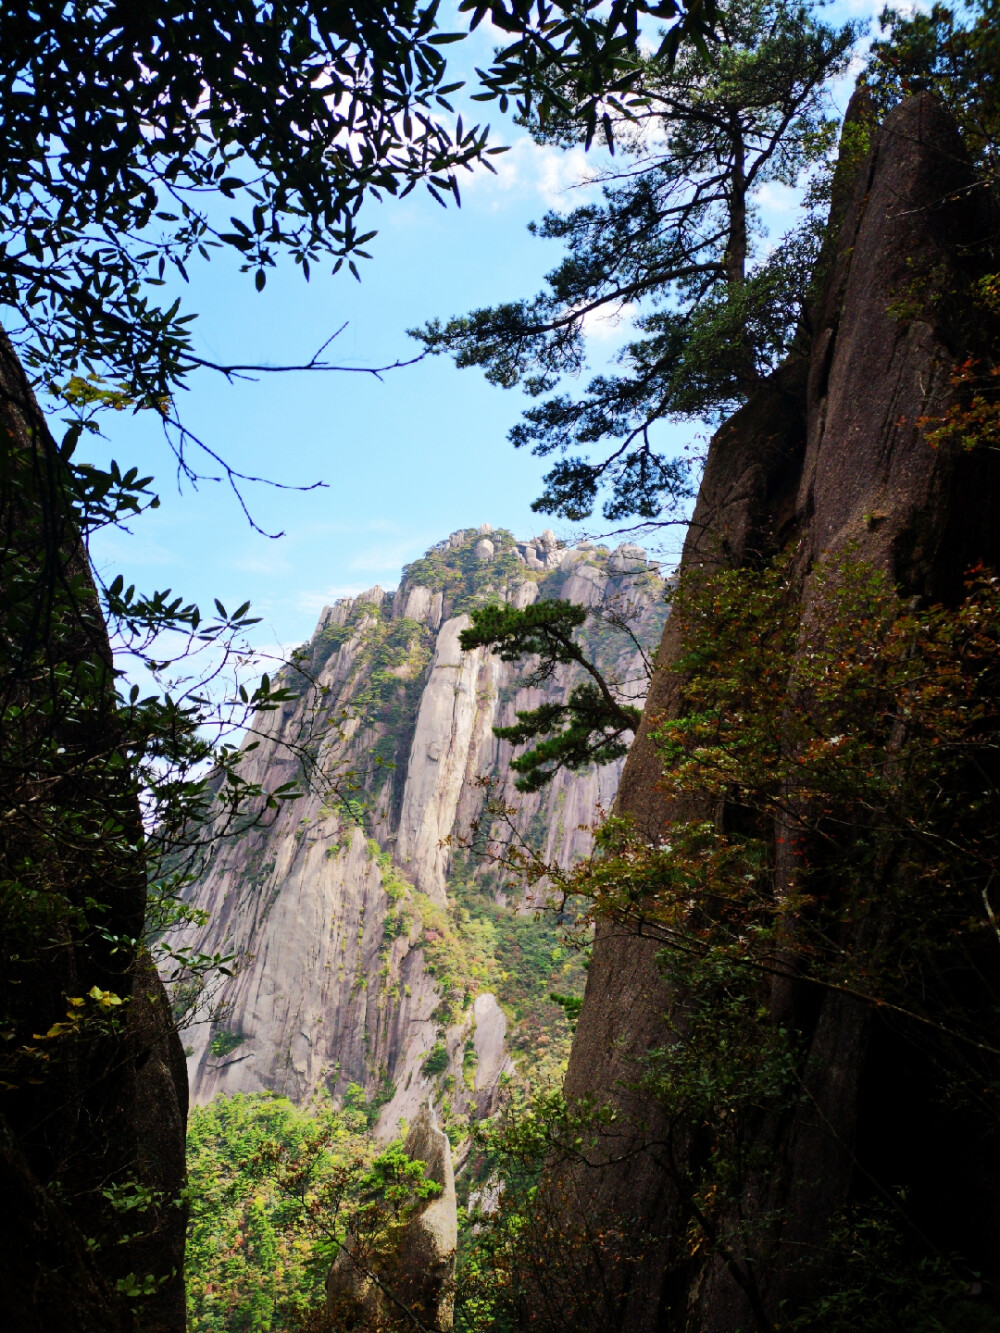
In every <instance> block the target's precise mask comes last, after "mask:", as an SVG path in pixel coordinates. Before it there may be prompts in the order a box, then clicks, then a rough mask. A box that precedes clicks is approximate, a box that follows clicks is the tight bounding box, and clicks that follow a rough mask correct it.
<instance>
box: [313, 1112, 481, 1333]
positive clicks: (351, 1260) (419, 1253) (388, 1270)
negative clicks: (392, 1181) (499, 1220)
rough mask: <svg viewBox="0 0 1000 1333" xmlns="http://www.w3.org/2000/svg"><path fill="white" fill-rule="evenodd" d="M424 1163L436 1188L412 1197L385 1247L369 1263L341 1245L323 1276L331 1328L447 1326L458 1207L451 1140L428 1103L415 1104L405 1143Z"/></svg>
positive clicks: (371, 1331)
mask: <svg viewBox="0 0 1000 1333" xmlns="http://www.w3.org/2000/svg"><path fill="white" fill-rule="evenodd" d="M404 1150H405V1152H406V1155H407V1156H408V1157H410V1158H411V1159H412V1160H414V1161H417V1162H423V1164H424V1179H425V1180H430V1181H433V1183H434V1184H435V1185H437V1186H438V1187H439V1192H438V1193H437V1194H436V1195H434V1196H433V1197H432V1198H428V1199H427V1200H425V1201H424V1202H422V1203H421V1204H419V1205H418V1206H417V1207H416V1209H415V1211H414V1213H413V1215H412V1216H411V1217H410V1218H408V1220H407V1221H406V1223H405V1224H404V1225H403V1227H402V1228H401V1230H400V1232H399V1234H398V1235H397V1236H396V1237H394V1241H393V1247H392V1250H391V1252H390V1253H389V1254H388V1255H387V1256H385V1257H384V1258H382V1259H381V1261H380V1262H378V1263H377V1264H376V1265H371V1266H370V1265H369V1264H367V1263H364V1262H362V1261H361V1260H360V1259H359V1256H358V1253H357V1251H356V1248H354V1247H352V1246H351V1245H350V1244H348V1245H347V1246H346V1247H345V1248H344V1249H343V1250H341V1252H340V1254H339V1255H338V1256H337V1259H336V1260H335V1262H334V1264H333V1267H332V1268H331V1269H330V1273H329V1275H328V1277H327V1280H326V1294H327V1307H328V1309H329V1312H330V1315H331V1317H332V1318H333V1320H334V1322H335V1323H336V1325H337V1327H338V1328H344V1327H346V1328H357V1329H359V1330H360V1329H364V1330H365V1331H366V1333H378V1330H389V1329H409V1328H415V1327H416V1328H426V1329H434V1330H436V1331H437V1330H439V1331H440V1333H447V1330H449V1329H451V1328H453V1327H454V1322H455V1258H456V1254H457V1250H458V1213H457V1205H456V1199H455V1173H454V1168H453V1166H452V1159H451V1143H450V1142H449V1140H448V1136H447V1134H445V1133H444V1131H443V1130H442V1129H440V1128H439V1126H438V1123H437V1117H436V1115H435V1113H434V1108H433V1106H431V1105H430V1104H429V1103H425V1104H424V1105H423V1106H421V1108H420V1110H419V1111H418V1112H417V1116H416V1119H415V1120H414V1121H413V1124H412V1125H411V1126H410V1130H409V1133H408V1134H407V1136H406V1143H405V1145H404Z"/></svg>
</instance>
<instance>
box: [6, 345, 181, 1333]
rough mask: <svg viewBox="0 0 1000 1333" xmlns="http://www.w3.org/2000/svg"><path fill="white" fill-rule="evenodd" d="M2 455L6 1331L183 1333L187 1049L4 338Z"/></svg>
mask: <svg viewBox="0 0 1000 1333" xmlns="http://www.w3.org/2000/svg"><path fill="white" fill-rule="evenodd" d="M0 453H2V456H3V466H2V468H0V589H2V610H0V659H2V665H0V681H2V685H0V712H2V716H3V724H2V726H0V805H2V808H3V810H4V818H3V824H4V828H3V836H2V838H0V885H2V889H0V1030H2V1032H3V1054H2V1057H0V1065H2V1069H0V1198H2V1200H3V1207H2V1209H0V1325H2V1326H3V1328H4V1329H5V1330H10V1333H50V1331H51V1333H134V1331H135V1330H143V1331H144V1333H179V1331H180V1330H183V1328H184V1325H185V1311H184V1283H183V1271H182V1270H183V1258H184V1235H185V1225H186V1215H187V1208H186V1205H185V1204H184V1203H183V1187H184V1183H185V1167H184V1121H185V1117H186V1115H187V1083H186V1077H185V1068H184V1061H183V1054H182V1051H181V1047H180V1043H179V1041H178V1038H177V1032H176V1030H175V1028H174V1024H173V1021H172V1019H171V1016H170V1010H169V1007H168V1004H167V998H166V994H165V992H164V988H163V986H162V984H161V982H160V979H159V977H158V976H157V975H156V972H155V969H154V968H153V967H152V966H151V964H150V963H149V961H148V955H146V954H145V953H144V951H143V950H142V949H141V948H137V947H136V939H137V937H140V936H141V934H142V927H143V917H144V911H145V904H146V869H147V868H146V864H145V860H144V856H143V847H142V838H141V836H140V830H141V820H140V812H139V806H138V802H137V799H136V795H135V788H134V786H133V782H132V778H131V776H130V775H129V773H128V771H127V768H126V767H125V766H124V765H123V764H122V763H121V745H122V742H121V736H122V731H121V713H120V712H119V711H118V709H117V706H116V703H115V698H114V689H113V682H114V677H113V671H112V658H111V649H110V645H109V642H108V634H107V629H106V626H105V623H104V620H103V617H102V614H101V610H100V604H99V602H98V598H97V595H96V590H95V587H94V583H93V580H92V578H91V573H90V568H89V565H88V563H87V558H86V553H85V550H84V547H83V543H82V541H81V537H80V532H81V524H80V512H79V509H78V508H77V505H76V503H75V496H76V494H77V492H76V490H75V488H74V487H75V483H74V482H73V481H72V479H71V478H70V477H69V475H68V472H67V468H66V463H65V458H64V456H63V455H62V454H61V453H60V450H59V447H58V446H57V445H56V443H55V441H54V440H53V438H52V436H51V435H50V433H49V431H48V428H47V426H46V423H45V420H44V418H43V416H42V414H41V412H40V410H39V407H38V404H37V402H36V401H35V398H34V395H33V393H32V390H31V387H30V381H29V378H28V376H27V375H26V374H25V372H24V370H23V368H22V367H21V365H20V364H19V362H18V360H17V357H16V356H15V355H14V352H13V351H12V349H11V346H10V344H9V342H8V341H7V339H6V336H5V335H4V334H3V332H2V331H0ZM71 997H72V998H71ZM103 1001H106V1002H107V1005H106V1007H104V1005H103V1003H102V1002H103ZM88 1003H91V1004H93V1005H94V1008H95V1009H96V1007H97V1005H101V1006H102V1012H99V1013H97V1014H96V1015H93V1014H92V1015H90V1016H89V1017H88V1016H85V1013H84V1011H85V1010H86V1007H87V1005H88ZM68 1011H69V1012H68ZM74 1013H78V1017H77V1018H76V1019H74V1017H73V1014H74ZM123 1198H127V1199H129V1201H130V1206H129V1207H128V1208H127V1209H126V1208H123V1207H121V1206H120V1201H121V1199H123ZM116 1205H118V1206H116ZM126 1214H127V1215H126ZM143 1289H146V1290H147V1291H149V1290H151V1291H152V1295H150V1296H149V1297H148V1298H146V1299H142V1300H133V1299H130V1296H135V1295H136V1294H137V1292H141V1291H142V1290H143Z"/></svg>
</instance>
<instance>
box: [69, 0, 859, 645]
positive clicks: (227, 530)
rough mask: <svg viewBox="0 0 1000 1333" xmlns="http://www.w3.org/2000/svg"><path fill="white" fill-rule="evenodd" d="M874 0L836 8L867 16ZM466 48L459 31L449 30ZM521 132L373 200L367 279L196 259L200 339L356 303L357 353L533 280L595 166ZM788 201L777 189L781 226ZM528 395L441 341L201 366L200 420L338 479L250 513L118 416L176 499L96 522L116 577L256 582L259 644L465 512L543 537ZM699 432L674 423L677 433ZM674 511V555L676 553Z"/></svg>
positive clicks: (346, 346)
mask: <svg viewBox="0 0 1000 1333" xmlns="http://www.w3.org/2000/svg"><path fill="white" fill-rule="evenodd" d="M872 8H873V6H871V5H869V4H868V3H864V6H863V8H862V7H861V0H857V3H855V4H852V6H851V8H850V10H847V9H846V7H845V6H844V5H838V6H837V7H836V9H834V8H832V7H831V8H830V10H828V13H829V14H830V15H831V17H832V16H834V15H836V16H840V15H847V14H849V16H851V17H856V16H862V17H865V16H867V15H868V14H869V13H871V12H872ZM450 49H451V51H455V50H456V48H455V47H452V48H450ZM489 110H490V111H491V112H494V115H493V117H492V118H493V120H494V124H495V125H497V130H498V133H497V134H496V139H497V141H498V142H506V143H508V144H510V145H511V151H510V152H508V153H507V154H505V155H503V156H502V157H499V158H495V159H494V162H495V165H496V166H497V170H498V174H497V175H496V176H495V177H494V176H490V175H489V174H488V173H486V172H485V171H480V172H477V173H476V174H475V175H474V176H472V177H466V178H465V182H464V185H463V191H462V193H463V203H462V207H461V209H457V208H454V207H451V208H449V209H447V210H446V209H442V208H441V207H440V206H439V205H438V204H436V203H435V202H434V201H433V200H432V199H431V198H430V197H429V196H428V195H427V194H426V193H424V192H422V191H415V192H414V193H413V194H412V195H410V196H409V197H408V198H407V199H406V200H404V201H402V202H397V201H390V202H389V203H388V204H386V205H384V206H375V207H371V208H370V209H369V210H368V214H367V218H366V219H365V221H366V223H367V225H368V226H373V227H378V229H379V235H378V236H377V238H376V239H375V241H374V242H372V244H371V246H370V247H369V248H370V249H371V251H372V253H373V256H374V257H373V259H372V260H371V261H370V262H368V263H365V264H363V265H362V267H361V272H362V282H361V283H356V282H355V281H354V280H353V278H351V277H350V276H348V275H346V273H345V272H344V271H342V273H341V274H340V275H338V276H337V277H330V276H329V275H325V274H322V273H314V275H313V279H312V282H311V283H309V284H306V283H305V282H303V281H302V279H301V276H300V275H299V274H298V272H297V271H295V270H293V269H292V266H288V268H287V269H279V270H278V271H277V273H276V274H274V275H273V276H271V277H270V278H269V281H268V285H267V287H266V289H265V291H264V292H263V293H262V294H259V295H258V294H257V293H255V292H254V291H253V285H252V281H250V280H249V279H248V278H246V277H245V276H240V275H239V274H236V273H234V272H233V271H232V270H231V269H230V268H227V267H226V266H225V264H224V263H223V262H216V263H214V264H211V265H206V266H204V267H203V268H201V269H200V270H197V271H192V284H191V289H190V291H189V293H188V297H189V302H188V304H189V309H192V310H197V311H198V312H199V318H198V320H197V325H196V329H197V341H198V345H199V347H200V349H201V350H202V351H203V352H204V354H205V355H207V356H209V357H212V358H213V359H218V360H221V361H248V362H255V363H259V362H264V363H268V362H270V363H281V362H297V361H301V360H305V359H308V357H309V356H310V355H311V354H312V353H313V352H314V351H315V350H316V348H317V347H318V346H319V345H320V344H321V343H322V342H323V341H324V340H325V339H326V338H327V337H329V335H330V334H331V333H332V332H333V331H334V330H335V329H337V328H339V327H340V326H341V325H342V324H344V323H345V322H346V326H347V327H346V328H345V330H344V332H343V333H342V334H341V335H340V336H339V338H338V339H337V341H336V343H335V344H334V348H333V349H332V353H331V354H332V355H333V356H334V357H335V359H336V360H337V361H338V362H340V363H341V364H345V365H352V366H364V365H380V364H385V363H388V362H392V361H394V360H395V359H397V358H406V357H409V356H412V355H413V354H414V353H415V351H416V350H417V346H416V344H415V343H413V342H412V341H411V340H409V339H408V338H407V337H406V336H405V330H406V329H407V328H408V327H412V326H414V325H418V324H421V323H422V322H424V321H425V320H427V319H429V318H432V317H434V316H441V317H445V316H448V315H451V314H457V313H462V312H465V311H467V310H470V309H472V308H474V307H475V306H478V305H483V304H488V303H490V302H494V301H497V300H501V299H510V298H512V297H516V296H522V295H529V294H530V293H531V292H533V291H534V290H535V289H536V288H537V286H538V284H539V281H540V279H541V278H542V277H543V275H544V273H545V272H546V271H547V270H548V269H549V268H550V267H552V266H553V265H554V263H555V262H556V260H557V259H558V257H559V253H560V247H559V246H558V245H557V244H553V243H551V242H544V241H540V240H537V239H535V238H533V237H531V236H530V235H529V234H528V232H527V230H526V226H527V223H528V222H529V221H530V220H532V219H533V218H537V217H539V216H540V215H541V214H542V213H543V212H544V211H545V209H546V208H549V207H557V208H569V207H572V206H573V204H574V203H575V202H577V201H578V199H579V197H580V196H579V190H578V189H576V188H574V187H575V186H576V185H577V182H578V181H579V180H580V178H581V176H582V175H584V173H585V171H586V162H585V159H584V155H583V153H582V151H581V150H579V149H577V150H573V151H572V152H570V153H568V154H567V153H564V152H561V151H560V150H558V149H554V148H540V147H538V146H536V145H534V144H532V143H531V142H530V141H529V140H528V139H527V138H526V136H525V135H524V134H523V132H522V131H520V130H519V129H518V128H517V127H516V126H514V125H512V124H509V123H508V124H506V125H504V124H497V121H496V117H495V108H489ZM789 202H790V201H789V200H787V199H782V198H781V197H779V196H778V195H775V197H774V198H773V199H772V201H771V206H770V214H771V216H770V221H771V223H772V226H773V227H780V225H781V219H782V211H783V209H784V208H785V207H787V205H788V204H789ZM617 337H620V333H619V332H618V331H616V330H615V329H613V328H608V327H602V326H597V327H595V328H594V329H593V332H592V336H591V339H590V345H591V348H592V352H593V357H594V360H595V361H597V362H599V361H601V360H603V359H605V358H606V356H607V355H608V353H609V351H610V350H612V349H613V347H614V343H615V341H616V338H617ZM523 402H524V400H523V398H522V397H521V395H520V394H519V393H518V392H516V391H515V392H504V391H503V390H500V389H497V388H494V387H492V386H490V385H488V384H486V382H485V381H484V379H483V378H482V376H481V375H480V374H479V373H478V372H475V371H464V372H460V371H457V370H456V369H455V368H454V367H453V366H452V364H451V363H450V362H448V361H445V360H444V359H441V358H433V359H428V360H425V361H423V362H421V363H420V364H419V365H416V366H412V367H409V368H406V369H402V370H395V371H392V372H390V373H388V374H387V375H386V376H385V377H384V378H383V379H382V380H381V381H378V380H375V379H373V378H371V377H369V376H365V375H361V374H332V373H331V374H315V373H314V374H289V375H272V376H264V377H261V379H260V380H259V381H258V382H255V383H237V384H235V385H229V384H227V383H226V382H225V381H224V380H222V379H221V378H220V377H218V376H213V375H211V374H210V373H207V372H205V373H202V374H200V375H199V376H198V377H196V378H195V379H194V380H193V381H192V384H191V391H190V392H189V393H187V394H185V395H184V397H183V399H182V401H181V403H180V405H179V406H180V409H181V411H182V414H183V417H184V420H185V422H186V424H187V425H188V426H189V427H190V428H191V429H192V430H194V431H195V432H196V433H197V434H198V435H200V436H201V437H202V438H204V439H205V440H206V441H207V442H208V443H210V444H211V446H212V448H213V449H215V450H216V451H217V452H218V453H220V454H222V455H223V456H224V457H225V458H226V459H227V460H229V461H230V462H231V463H232V464H233V465H235V466H237V467H239V468H240V469H241V470H242V471H245V472H249V473H256V474H260V475H265V476H269V477H272V478H274V479H275V480H278V481H281V482H283V483H286V484H289V485H296V484H302V485H308V484H310V483H312V482H316V481H322V482H325V483H326V485H325V487H324V488H323V489H318V490H314V491H309V492H305V493H303V492H299V491H281V490H274V489H271V488H269V487H264V486H252V487H249V488H248V489H247V497H248V499H249V501H250V503H251V506H252V510H253V513H254V517H255V519H256V520H257V521H258V522H259V524H260V525H261V527H263V528H265V529H266V530H268V531H270V532H277V531H283V532H284V534H285V535H284V536H283V537H281V538H280V539H277V540H269V539H268V538H266V537H263V536H261V535H259V534H257V533H255V532H254V531H253V530H252V529H251V528H250V527H249V525H248V524H247V521H246V519H245V517H244V516H243V514H242V512H241V510H240V508H239V505H238V504H237V502H236V500H235V498H234V497H233V496H232V495H231V494H230V493H229V492H228V491H227V489H226V488H225V486H224V485H220V484H213V483H211V482H205V483H203V484H202V485H201V486H200V487H199V489H198V490H197V491H194V492H192V491H191V490H190V488H188V487H185V488H184V489H183V492H182V493H178V487H177V484H176V480H175V477H174V470H173V467H172V463H171V458H170V455H169V453H168V451H167V449H166V447H165V445H164V443H163V441H162V438H161V437H160V435H159V432H158V428H157V426H156V424H155V422H153V421H152V420H149V419H146V417H144V416H140V417H128V416H122V417H116V418H115V419H114V420H113V421H112V422H111V423H110V424H109V426H108V428H107V429H108V439H107V442H106V444H105V445H98V446H97V449H96V450H95V452H100V453H103V452H104V450H105V448H106V450H107V452H108V453H109V454H110V456H113V457H115V458H117V459H118V461H119V462H121V463H122V464H129V465H131V464H133V463H135V464H138V465H139V466H141V467H142V468H143V469H144V470H146V471H149V472H152V473H153V474H154V475H155V478H156V482H157V489H158V492H159V495H160V497H161V507H160V509H159V510H157V511H154V512H151V513H148V514H146V515H144V516H143V517H142V518H141V519H139V520H137V521H136V523H135V524H134V527H133V531H132V532H131V533H122V532H118V531H111V532H106V533H103V534H99V535H98V537H97V538H95V540H94V543H93V547H92V556H93V558H94V561H95V563H96V564H97V566H98V567H99V568H100V569H101V571H102V573H104V574H105V575H106V576H111V575H113V574H114V573H116V572H118V571H119V570H121V571H122V572H123V573H125V574H126V576H127V577H128V579H129V581H135V582H136V583H138V584H139V585H140V586H142V587H145V588H148V589H151V588H153V587H157V588H163V587H167V586H169V587H172V588H173V589H174V590H175V591H176V592H178V593H182V594H183V595H184V596H185V597H187V598H191V599H194V600H197V601H199V602H201V603H204V604H210V602H211V599H212V598H213V597H219V598H221V599H222V600H223V601H224V602H225V603H226V604H227V605H230V606H232V605H235V604H238V603H239V602H242V601H243V600H245V599H248V598H249V599H250V600H251V602H252V603H253V606H254V608H255V612H256V614H258V615H260V616H261V617H262V623H261V625H260V627H259V629H258V631H257V635H256V637H257V641H258V642H259V643H260V644H284V645H290V644H295V643H298V642H300V641H302V640H304V639H306V638H307V637H308V636H309V634H310V633H311V632H312V628H313V626H314V624H315V621H316V617H317V614H318V612H319V609H320V608H321V606H322V605H323V604H324V602H328V601H330V600H332V599H333V598H335V597H337V596H343V595H347V594H350V593H354V592H359V591H362V590H364V589H366V588H369V587H371V586H372V585H373V584H376V583H379V584H381V585H382V586H383V587H386V588H391V587H394V586H395V585H396V583H397V582H398V579H399V574H400V570H401V567H402V566H403V565H404V564H405V563H406V562H407V561H409V560H412V559H414V558H415V557H417V556H418V555H420V554H421V553H422V552H423V551H424V549H425V548H426V547H427V546H428V545H429V544H431V543H432V542H434V541H437V540H439V539H440V538H442V537H444V536H447V535H448V533H449V532H451V531H453V530H454V529H455V528H458V527H463V526H469V525H478V524H480V523H482V522H489V523H492V524H494V526H504V527H508V528H511V529H513V530H514V531H515V532H516V533H517V534H518V535H521V536H529V535H532V534H534V533H537V532H539V531H540V530H541V529H542V528H544V527H547V526H552V527H553V528H554V529H555V530H556V532H557V534H558V535H559V536H561V537H565V538H567V539H571V538H573V537H574V536H575V535H577V533H576V532H575V531H574V529H573V528H572V527H571V526H570V525H568V524H566V523H560V522H552V521H551V520H549V519H547V518H544V517H543V516H541V515H535V514H533V513H532V512H531V508H530V505H531V501H532V499H534V497H535V496H536V495H537V494H538V493H539V491H540V489H541V484H540V482H541V476H542V473H543V472H544V471H545V470H546V465H545V460H539V459H535V458H532V457H531V456H530V455H526V454H524V453H522V452H520V451H515V450H513V449H512V448H511V446H510V445H509V444H508V443H507V440H506V435H507V431H508V429H509V428H510V426H511V425H512V424H513V423H514V422H515V421H516V420H517V418H518V416H519V414H520V410H521V407H522V405H523ZM695 435H697V431H696V429H695V428H686V429H684V430H680V431H678V433H677V436H678V443H682V442H683V441H684V440H685V439H688V438H693V437H694V436H695ZM678 543H679V534H678V533H677V530H670V531H669V532H668V535H667V538H666V549H665V550H664V552H663V554H664V555H665V556H666V558H668V559H669V558H670V557H671V556H672V555H674V554H676V551H677V548H678Z"/></svg>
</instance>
